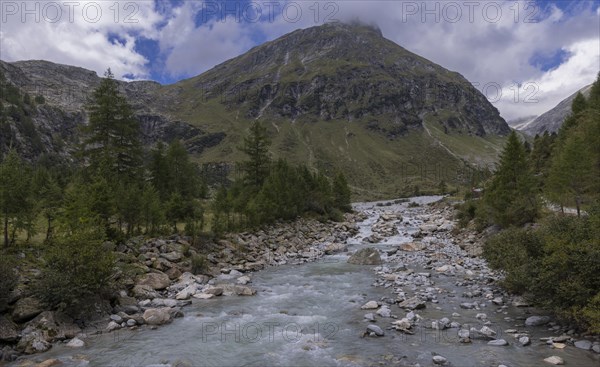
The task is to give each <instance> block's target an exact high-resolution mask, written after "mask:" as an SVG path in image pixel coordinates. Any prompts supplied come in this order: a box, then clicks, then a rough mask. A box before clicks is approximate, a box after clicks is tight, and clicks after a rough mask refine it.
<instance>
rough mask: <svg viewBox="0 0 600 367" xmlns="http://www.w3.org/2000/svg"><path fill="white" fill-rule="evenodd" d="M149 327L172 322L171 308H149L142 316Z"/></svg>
mask: <svg viewBox="0 0 600 367" xmlns="http://www.w3.org/2000/svg"><path fill="white" fill-rule="evenodd" d="M142 318H143V319H144V322H145V323H146V324H148V325H163V324H166V323H168V322H170V321H171V313H170V307H161V308H149V309H147V310H146V311H144V315H143V316H142Z"/></svg>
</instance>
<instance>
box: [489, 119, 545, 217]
mask: <svg viewBox="0 0 600 367" xmlns="http://www.w3.org/2000/svg"><path fill="white" fill-rule="evenodd" d="M536 191H537V190H536V184H535V179H534V177H533V176H532V174H531V171H530V170H529V167H528V164H527V155H526V152H525V148H524V146H523V144H522V143H521V142H520V140H519V138H518V137H517V134H516V133H515V132H514V131H513V132H512V133H511V134H510V135H509V137H508V141H507V143H506V146H505V147H504V150H503V152H502V154H501V156H500V163H499V166H498V169H497V170H496V172H495V174H494V177H493V178H492V181H491V183H490V184H489V186H488V187H487V188H486V190H485V193H484V198H483V202H484V204H485V206H486V209H487V211H488V213H489V216H490V219H491V220H492V221H493V222H494V223H496V224H499V225H501V226H502V227H509V226H511V225H517V226H519V225H523V224H525V223H528V222H531V221H533V220H534V219H535V218H536V217H537V216H538V211H539V203H538V198H537V194H536Z"/></svg>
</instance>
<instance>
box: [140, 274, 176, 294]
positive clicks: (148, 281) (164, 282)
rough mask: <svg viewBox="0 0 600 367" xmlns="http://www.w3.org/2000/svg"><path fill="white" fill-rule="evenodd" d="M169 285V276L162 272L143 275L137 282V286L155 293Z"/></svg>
mask: <svg viewBox="0 0 600 367" xmlns="http://www.w3.org/2000/svg"><path fill="white" fill-rule="evenodd" d="M170 284H171V279H169V276H168V275H167V274H165V273H163V272H162V271H155V272H152V273H147V274H144V275H143V276H142V277H141V278H140V280H139V281H138V285H147V286H150V287H152V289H154V290H157V291H158V290H161V289H165V288H167V287H168V286H169V285H170Z"/></svg>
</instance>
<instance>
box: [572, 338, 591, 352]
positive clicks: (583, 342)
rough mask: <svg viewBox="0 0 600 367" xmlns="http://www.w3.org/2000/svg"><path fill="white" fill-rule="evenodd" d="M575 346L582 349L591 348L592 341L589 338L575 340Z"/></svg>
mask: <svg viewBox="0 0 600 367" xmlns="http://www.w3.org/2000/svg"><path fill="white" fill-rule="evenodd" d="M575 347H576V348H579V349H583V350H590V349H592V342H591V341H589V340H578V341H576V342H575Z"/></svg>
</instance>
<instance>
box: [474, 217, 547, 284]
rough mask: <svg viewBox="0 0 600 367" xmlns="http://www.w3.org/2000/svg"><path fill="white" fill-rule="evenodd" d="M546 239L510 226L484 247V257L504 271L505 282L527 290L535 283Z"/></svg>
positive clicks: (491, 264)
mask: <svg viewBox="0 0 600 367" xmlns="http://www.w3.org/2000/svg"><path fill="white" fill-rule="evenodd" d="M542 250H543V248H542V242H541V239H540V238H539V236H538V235H537V234H536V233H535V232H531V231H528V230H526V229H523V228H510V229H507V230H505V231H502V232H500V233H499V234H497V235H495V236H493V237H491V238H490V239H489V240H488V241H487V242H486V243H485V245H484V247H483V256H484V257H485V259H486V260H487V261H488V263H489V265H490V267H492V268H493V269H500V270H504V271H505V273H506V276H505V278H504V281H503V285H504V286H505V287H506V288H507V289H509V290H510V291H513V292H517V293H523V292H525V291H526V290H528V289H530V288H531V286H532V284H533V282H535V273H536V271H537V267H538V266H539V265H537V264H538V263H539V262H540V261H541V260H540V259H541V256H542V253H541V252H542Z"/></svg>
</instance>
